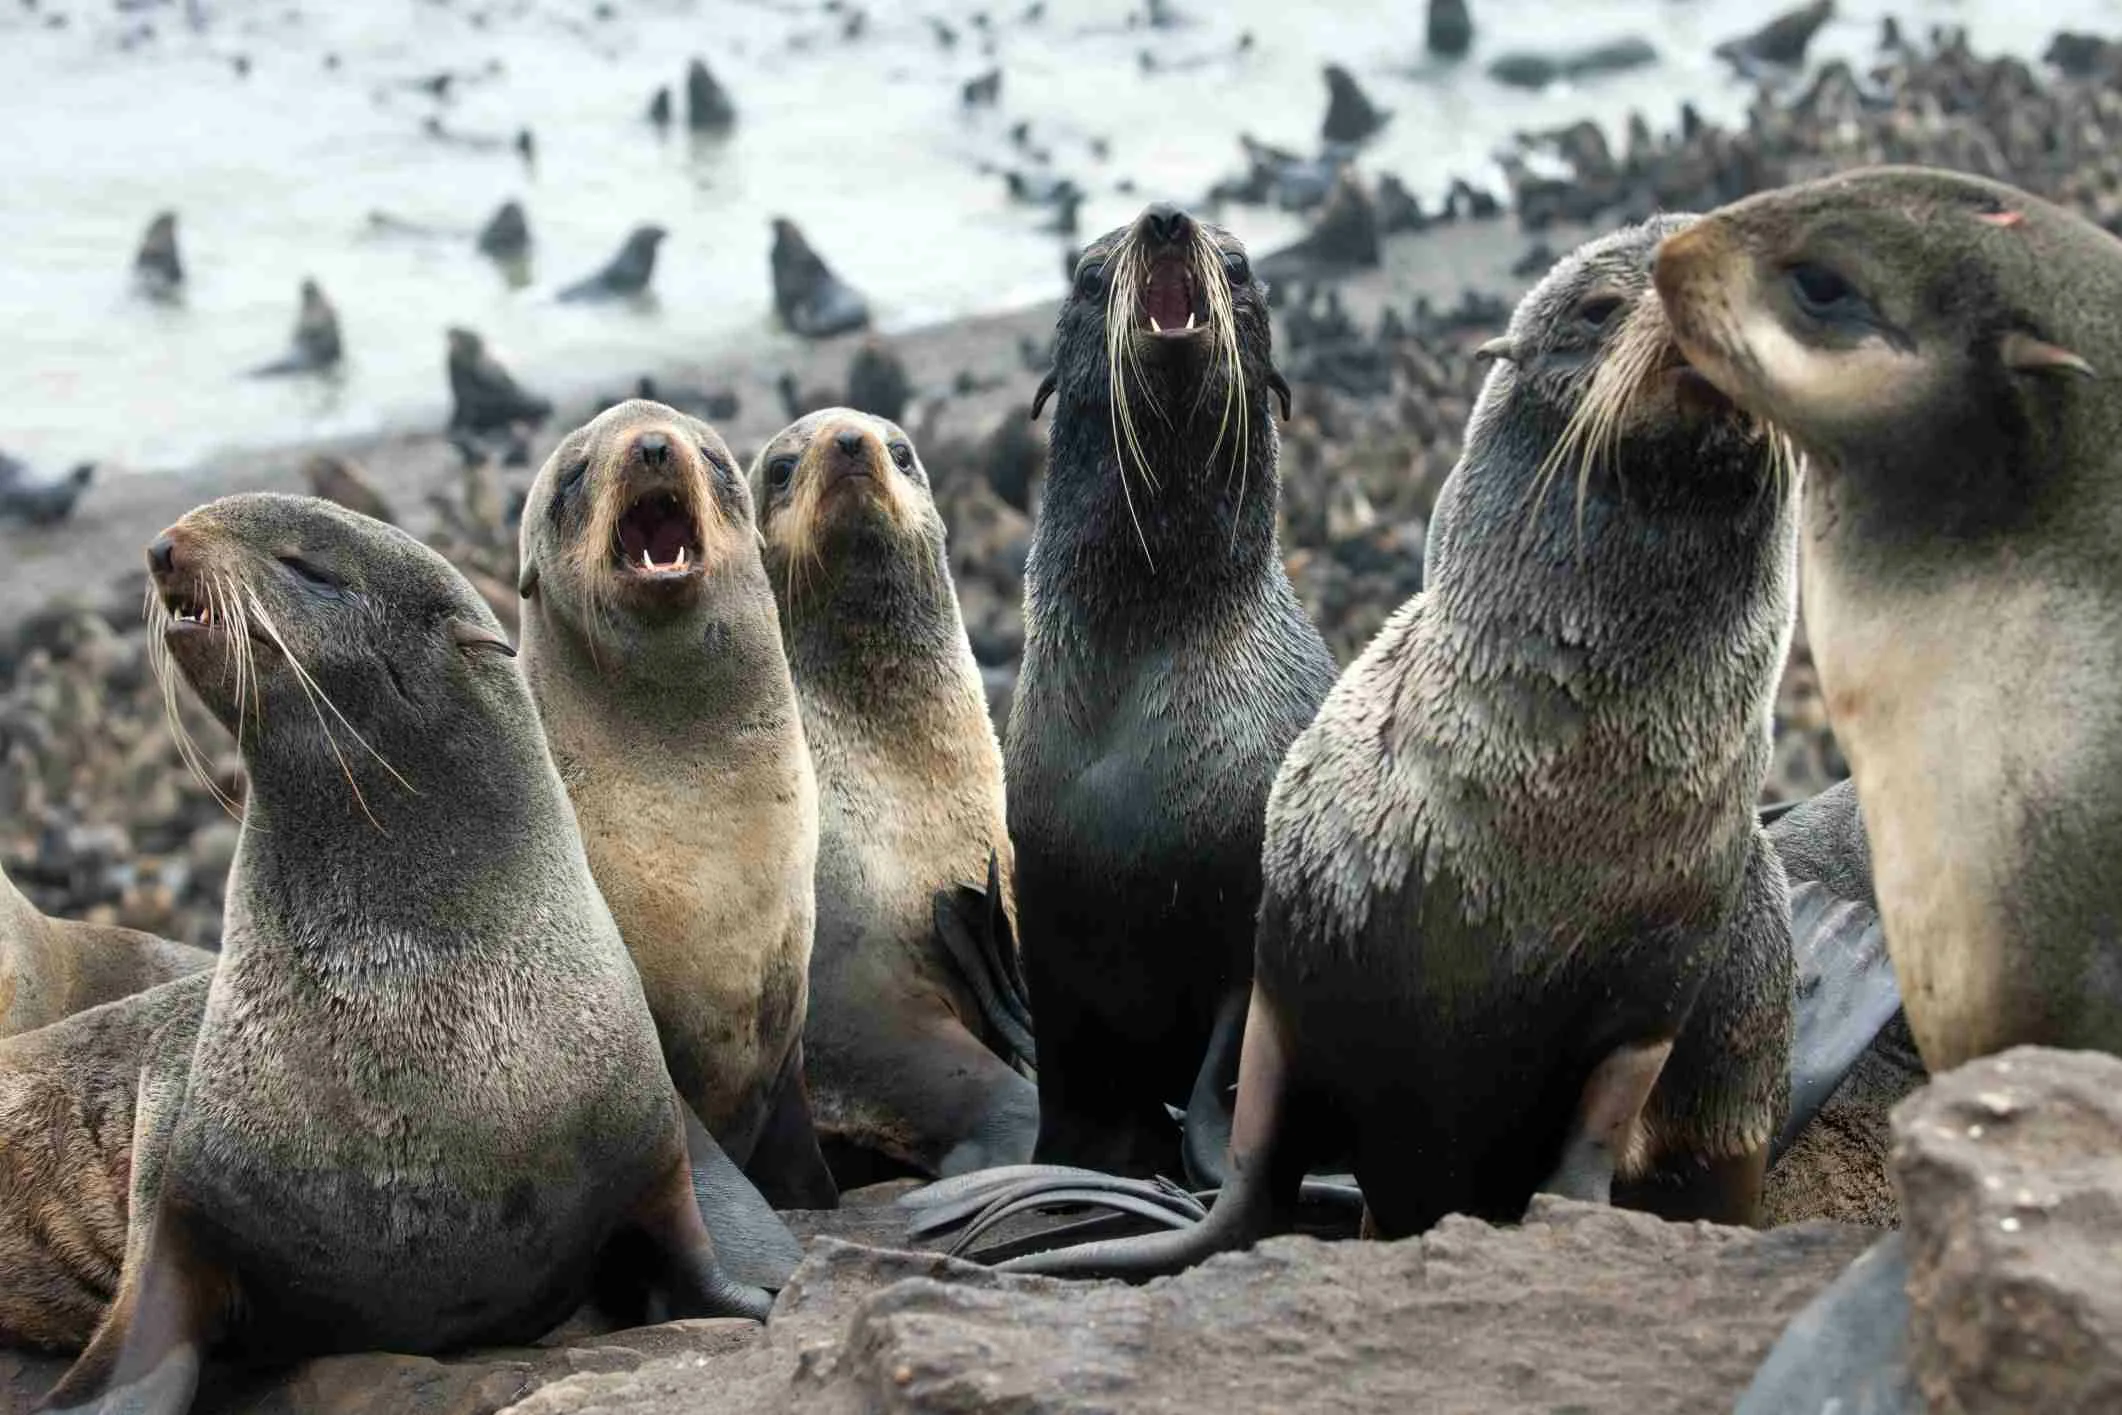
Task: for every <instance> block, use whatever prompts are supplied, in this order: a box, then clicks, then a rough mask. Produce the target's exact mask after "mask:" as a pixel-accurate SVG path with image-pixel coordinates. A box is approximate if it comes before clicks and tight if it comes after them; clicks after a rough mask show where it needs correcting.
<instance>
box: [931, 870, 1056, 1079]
mask: <svg viewBox="0 0 2122 1415" xmlns="http://www.w3.org/2000/svg"><path fill="white" fill-rule="evenodd" d="M933 908H934V913H935V929H936V941H937V942H938V943H940V944H941V945H942V946H943V951H944V953H945V954H946V955H947V956H948V957H949V958H950V960H951V962H952V963H953V964H955V965H956V969H957V973H958V977H959V979H960V981H962V982H963V983H964V984H965V987H966V990H967V991H968V992H970V993H972V995H973V999H974V1001H975V1002H977V1003H978V1004H979V1008H980V1020H981V1023H982V1026H981V1028H980V1033H979V1035H980V1039H981V1040H982V1041H983V1042H985V1043H986V1044H987V1046H988V1049H989V1050H991V1051H993V1052H994V1053H995V1055H997V1056H999V1057H1001V1058H1002V1059H1003V1060H1004V1061H1005V1062H1007V1063H1009V1064H1010V1065H1011V1066H1013V1067H1015V1068H1016V1069H1017V1070H1019V1071H1022V1072H1025V1073H1027V1074H1029V1073H1030V1072H1031V1071H1032V1069H1033V1067H1034V1066H1035V1064H1036V1058H1037V1055H1038V1053H1037V1050H1036V1047H1035V1045H1034V1042H1033V1035H1032V1017H1031V1005H1030V1003H1029V1002H1028V1001H1027V1000H1026V994H1025V987H1024V983H1023V979H1022V974H1021V973H1019V972H1018V971H1017V966H1016V957H1015V955H1016V951H1017V941H1016V936H1015V934H1014V933H1013V932H1012V931H1011V929H1010V926H1009V915H1008V914H1007V913H1005V912H1004V911H1003V909H1002V891H1001V880H1000V874H999V866H998V864H997V862H996V858H995V853H994V852H993V851H992V850H991V851H989V852H988V860H987V888H986V889H985V890H984V891H983V890H979V889H974V888H973V887H972V886H970V885H955V886H952V887H950V888H948V889H939V890H937V891H936V895H935V902H934V906H933Z"/></svg>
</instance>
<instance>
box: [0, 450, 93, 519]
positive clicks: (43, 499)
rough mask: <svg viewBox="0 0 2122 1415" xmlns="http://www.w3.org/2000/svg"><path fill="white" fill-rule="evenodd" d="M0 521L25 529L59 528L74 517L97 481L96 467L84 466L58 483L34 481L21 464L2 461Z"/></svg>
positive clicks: (61, 478)
mask: <svg viewBox="0 0 2122 1415" xmlns="http://www.w3.org/2000/svg"><path fill="white" fill-rule="evenodd" d="M0 462H4V463H5V465H4V466H0V520H16V521H21V522H22V523H24V524H25V525H30V526H37V527H45V526H56V525H58V524H59V523H60V522H61V521H64V520H65V519H66V518H67V517H69V516H71V515H73V514H74V506H75V504H76V503H78V502H79V501H80V500H81V495H82V493H83V492H85V491H87V490H88V486H89V483H90V482H92V481H94V480H95V479H96V464H95V463H93V462H82V463H80V464H79V465H77V466H76V467H75V468H74V469H73V470H72V471H70V472H68V473H67V474H66V475H65V476H63V477H60V478H59V479H58V480H56V481H33V480H31V479H30V478H29V477H27V476H26V475H24V473H25V472H26V471H27V469H26V468H24V467H23V466H22V465H21V464H20V463H19V462H13V461H12V460H11V459H6V458H0Z"/></svg>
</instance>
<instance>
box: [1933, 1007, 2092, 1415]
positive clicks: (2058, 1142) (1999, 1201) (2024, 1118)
mask: <svg viewBox="0 0 2122 1415" xmlns="http://www.w3.org/2000/svg"><path fill="white" fill-rule="evenodd" d="M1894 1138H1895V1141H1896V1151H1895V1159H1894V1167H1895V1174H1896V1177H1897V1178H1898V1180H1899V1182H1900V1187H1901V1196H1902V1208H1903V1211H1904V1221H1905V1224H1906V1232H1907V1235H1908V1270H1909V1271H1908V1300H1909V1310H1910V1324H1909V1362H1910V1366H1911V1368H1912V1370H1913V1371H1914V1373H1915V1378H1916V1383H1917V1385H1918V1386H1919V1387H1920V1388H1921V1389H1922V1391H1923V1394H1924V1395H1925V1396H1926V1397H1927V1398H1928V1399H1929V1401H1930V1402H1931V1404H1932V1406H1933V1408H1935V1409H1940V1410H1951V1411H1955V1412H1965V1415H1990V1413H1991V1412H1997V1415H2002V1412H2006V1411H2030V1410H2038V1411H2041V1412H2042V1415H2092V1412H2095V1411H2108V1412H2111V1411H2114V1410H2117V1409H2122V1282H2118V1281H2117V1280H2116V1273H2117V1271H2118V1269H2122V1059H2117V1058H2115V1057H2112V1056H2108V1055H2105V1054H2103V1053H2098V1052H2064V1051H2052V1050H2048V1049H2045V1048H2036V1047H2014V1048H2013V1049H2012V1050H2010V1051H2007V1052H2003V1053H2001V1054H2000V1055H1997V1056H1993V1057H1989V1058H1986V1059H1984V1060H1981V1061H1976V1062H1972V1063H1970V1064H1968V1065H1966V1066H1962V1067H1960V1068H1959V1069H1957V1070H1955V1071H1951V1072H1948V1073H1946V1074H1945V1075H1943V1076H1940V1077H1938V1078H1937V1079H1936V1080H1934V1081H1933V1082H1932V1083H1931V1084H1930V1085H1929V1086H1928V1087H1926V1088H1925V1089H1924V1090H1922V1091H1919V1092H1917V1093H1916V1094H1915V1095H1914V1096H1912V1097H1910V1098H1909V1099H1908V1100H1907V1101H1905V1102H1903V1103H1902V1104H1901V1105H1900V1106H1899V1107H1898V1108H1897V1109H1896V1110H1895V1111H1894Z"/></svg>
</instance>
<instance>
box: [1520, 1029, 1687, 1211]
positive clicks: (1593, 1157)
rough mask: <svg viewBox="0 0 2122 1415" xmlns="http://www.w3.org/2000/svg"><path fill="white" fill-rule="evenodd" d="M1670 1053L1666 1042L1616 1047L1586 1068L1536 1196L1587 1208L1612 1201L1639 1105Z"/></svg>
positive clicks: (1640, 1113) (1668, 1044) (1644, 1100)
mask: <svg viewBox="0 0 2122 1415" xmlns="http://www.w3.org/2000/svg"><path fill="white" fill-rule="evenodd" d="M1672 1052H1673V1044H1672V1039H1671V1038H1669V1037H1668V1038H1666V1039H1664V1040H1662V1041H1655V1042H1641V1043H1637V1044H1635V1045H1631V1046H1619V1047H1615V1048H1614V1049H1613V1050H1612V1051H1611V1052H1608V1053H1607V1055H1606V1056H1605V1058H1604V1059H1603V1060H1601V1061H1600V1062H1599V1064H1598V1065H1597V1066H1594V1067H1593V1068H1592V1071H1591V1075H1590V1076H1589V1077H1587V1078H1586V1079H1585V1082H1584V1090H1583V1093H1582V1095H1581V1097H1580V1098H1579V1100H1578V1103H1577V1118H1576V1123H1575V1124H1574V1125H1573V1126H1572V1127H1571V1129H1570V1134H1569V1138H1568V1139H1567V1140H1566V1141H1564V1142H1563V1145H1562V1158H1561V1161H1560V1162H1559V1163H1558V1164H1556V1166H1555V1172H1554V1173H1553V1174H1551V1175H1549V1176H1548V1179H1547V1182H1546V1183H1545V1184H1542V1185H1541V1186H1540V1190H1541V1192H1542V1193H1545V1194H1559V1195H1561V1196H1562V1197H1563V1198H1565V1199H1582V1200H1584V1201H1585V1202H1586V1203H1592V1204H1604V1203H1608V1202H1610V1201H1611V1200H1612V1198H1613V1187H1614V1172H1615V1170H1617V1169H1618V1168H1619V1167H1620V1164H1621V1160H1622V1157H1623V1156H1625V1155H1626V1154H1627V1153H1628V1151H1629V1148H1630V1146H1629V1141H1630V1138H1631V1137H1632V1136H1633V1135H1634V1133H1635V1129H1636V1122H1637V1120H1638V1119H1639V1118H1640V1117H1641V1116H1642V1114H1643V1106H1644V1103H1645V1102H1646V1101H1648V1100H1649V1099H1650V1093H1651V1091H1652V1089H1653V1088H1654V1087H1656V1086H1657V1084H1658V1073H1659V1072H1661V1071H1663V1070H1664V1069H1665V1058H1667V1057H1668V1056H1671V1055H1672Z"/></svg>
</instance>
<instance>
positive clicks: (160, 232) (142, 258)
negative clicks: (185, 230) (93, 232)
mask: <svg viewBox="0 0 2122 1415" xmlns="http://www.w3.org/2000/svg"><path fill="white" fill-rule="evenodd" d="M133 286H134V288H135V289H137V290H139V291H140V293H141V294H143V295H146V296H147V297H148V298H149V299H152V300H174V299H175V298H177V296H178V295H179V294H181V293H183V290H184V262H183V260H181V259H180V258H179V257H178V255H177V213H176V212H174V211H163V212H157V213H156V215H155V219H154V220H152V221H150V222H148V223H147V233H146V234H145V235H143V236H142V237H141V238H140V249H139V250H138V251H137V252H135V253H134V255H133Z"/></svg>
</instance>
